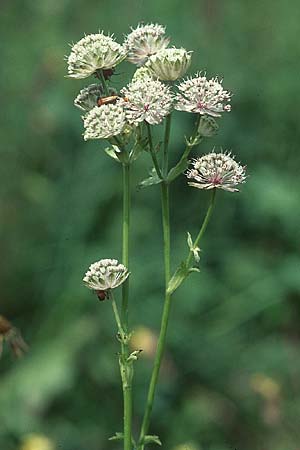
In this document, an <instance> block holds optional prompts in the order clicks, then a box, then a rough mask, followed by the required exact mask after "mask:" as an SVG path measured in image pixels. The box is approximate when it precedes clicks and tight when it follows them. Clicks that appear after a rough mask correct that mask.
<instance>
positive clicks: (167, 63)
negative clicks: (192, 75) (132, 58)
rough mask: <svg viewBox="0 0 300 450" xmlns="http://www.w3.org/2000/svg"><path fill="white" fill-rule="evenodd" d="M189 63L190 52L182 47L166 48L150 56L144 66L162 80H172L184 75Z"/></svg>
mask: <svg viewBox="0 0 300 450" xmlns="http://www.w3.org/2000/svg"><path fill="white" fill-rule="evenodd" d="M190 64H191V52H187V51H186V50H185V49H184V48H166V49H164V50H161V51H160V52H158V53H156V54H155V55H152V56H150V58H149V60H148V62H147V64H146V67H148V68H149V69H150V70H151V72H152V73H153V74H154V75H155V76H156V77H157V78H159V79H160V80H162V81H174V80H177V79H178V78H181V77H183V76H184V75H185V73H186V71H187V70H188V68H189V66H190Z"/></svg>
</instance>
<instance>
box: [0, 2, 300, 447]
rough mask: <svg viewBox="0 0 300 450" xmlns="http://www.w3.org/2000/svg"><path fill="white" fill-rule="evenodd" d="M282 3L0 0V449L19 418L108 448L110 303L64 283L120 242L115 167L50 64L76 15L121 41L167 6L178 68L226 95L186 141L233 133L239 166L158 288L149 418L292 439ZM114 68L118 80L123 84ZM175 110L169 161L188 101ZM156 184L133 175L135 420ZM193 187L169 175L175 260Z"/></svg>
mask: <svg viewBox="0 0 300 450" xmlns="http://www.w3.org/2000/svg"><path fill="white" fill-rule="evenodd" d="M297 8H298V2H296V0H291V1H290V2H289V3H288V4H287V3H286V2H283V1H282V0H281V1H280V0H279V1H278V2H272V1H271V0H264V1H263V2H261V1H258V0H254V1H253V2H251V3H249V4H247V2H237V1H234V0H227V1H226V2H220V1H219V2H218V1H216V0H206V1H204V0H201V1H196V0H191V1H189V2H186V3H184V2H178V1H177V0H173V1H171V0H164V1H163V2H159V1H158V0H153V1H152V2H147V3H146V2H145V1H144V0H133V1H131V2H129V1H124V2H118V1H116V0H111V1H110V2H104V1H103V2H96V1H93V0H91V1H89V2H84V1H79V0H74V1H73V2H71V1H68V0H61V1H55V0H39V1H36V2H34V1H33V0H27V1H25V2H21V1H20V0H15V1H14V2H8V1H4V2H3V4H2V5H1V19H0V20H1V33H2V39H1V73H0V77H1V81H2V83H1V86H2V91H3V93H2V95H1V99H2V102H1V106H2V120H1V130H0V138H1V147H0V151H1V156H2V158H1V161H2V163H1V168H0V176H1V181H2V182H1V192H0V213H1V220H0V239H1V241H0V242H1V254H2V264H1V272H0V285H1V291H0V314H3V315H4V316H6V317H7V318H8V319H9V320H11V321H12V322H13V324H14V325H15V326H17V327H18V328H19V329H20V330H21V331H22V335H23V336H24V338H25V340H26V342H27V343H28V344H29V346H30V352H29V353H28V355H27V356H26V357H25V358H23V359H20V360H15V358H14V357H13V356H11V355H10V353H9V352H8V349H7V348H5V349H4V353H3V355H2V358H1V360H0V449H3V450H19V449H20V448H21V443H22V442H24V439H26V436H27V435H28V434H29V433H36V434H39V435H43V436H47V437H48V438H49V439H50V440H51V441H52V442H53V445H54V446H55V447H54V448H55V449H56V450H100V449H107V450H110V449H111V450H118V449H119V448H120V443H119V442H118V441H108V438H109V437H110V436H113V435H114V434H115V433H116V432H119V431H121V430H119V429H117V426H118V424H121V420H122V397H121V394H120V380H119V368H118V362H117V357H116V358H115V359H113V358H112V355H113V354H115V353H116V352H117V351H118V343H117V342H116V341H115V340H114V339H112V338H111V335H112V329H115V328H114V327H115V325H114V319H113V316H112V311H111V308H110V307H109V306H108V305H107V303H105V302H104V303H101V304H99V302H98V300H97V297H95V296H93V294H92V293H90V292H88V291H87V290H86V288H84V286H83V284H82V282H81V279H82V276H83V274H84V271H85V270H86V268H87V267H88V266H89V264H90V263H91V262H93V261H96V260H98V259H100V258H106V257H112V258H114V257H115V258H119V259H120V257H121V248H120V238H121V232H122V230H121V227H120V217H121V207H122V198H121V196H122V184H121V178H120V172H119V169H120V168H119V167H117V164H115V163H113V162H112V160H111V159H110V158H109V157H108V156H107V155H106V154H105V152H104V147H105V146H104V145H103V144H102V143H99V142H97V141H89V142H86V143H84V142H83V139H82V138H81V136H80V133H81V130H82V123H81V119H80V113H79V112H78V111H77V110H76V108H75V107H74V106H73V105H72V102H73V99H74V97H75V96H76V94H77V92H78V91H79V90H80V89H81V88H82V87H83V86H85V85H86V84H88V82H85V81H84V80H83V81H73V82H72V83H70V82H69V80H67V79H65V78H64V76H65V74H66V64H65V61H64V60H63V58H64V55H66V54H68V53H69V48H68V47H67V46H66V42H72V41H74V42H75V41H77V40H78V39H80V37H82V36H83V35H84V33H92V32H96V31H98V30H99V29H100V30H102V29H105V30H111V31H114V32H115V34H116V36H117V38H118V40H122V35H123V33H127V32H128V30H129V24H137V23H138V22H139V21H142V20H144V21H145V22H148V21H153V22H159V23H162V24H165V25H166V26H167V31H168V32H169V34H170V35H172V41H173V42H174V45H178V46H179V45H181V44H182V45H184V46H185V47H186V48H187V49H188V50H193V51H194V55H193V61H192V71H193V69H194V70H196V69H197V68H198V67H202V68H203V70H206V71H207V74H208V75H209V76H213V75H215V74H219V75H220V76H224V79H225V80H226V83H225V86H226V88H228V89H229V90H230V91H232V92H233V93H234V97H233V100H232V110H233V112H232V113H231V114H228V115H224V117H223V118H222V119H220V120H219V124H220V126H221V127H222V132H221V133H220V136H216V137H214V138H211V139H209V140H205V141H204V142H203V144H201V146H200V150H199V151H201V152H203V153H205V152H208V151H210V150H211V148H212V146H213V145H215V146H216V147H217V148H218V147H219V146H220V145H222V146H223V148H224V149H231V150H232V152H233V153H235V152H236V153H237V154H238V155H239V159H240V160H241V161H242V163H246V164H247V166H248V174H249V175H250V176H249V179H248V182H247V183H246V184H245V185H244V186H242V189H241V190H242V192H241V193H240V194H235V195H228V194H226V193H224V192H219V193H218V196H217V200H216V208H215V211H214V214H213V216H212V219H211V223H210V226H209V229H208V231H207V233H206V234H205V236H204V238H203V251H202V252H201V273H200V274H192V275H191V277H193V280H192V281H190V282H188V283H185V284H184V285H182V286H181V287H180V288H179V289H178V290H177V291H176V292H175V293H174V298H173V300H172V301H173V302H174V304H173V305H172V314H171V318H170V328H169V336H168V345H167V353H166V357H165V361H164V364H163V367H162V372H161V377H160V384H159V387H158V391H159V395H158V396H157V401H156V403H155V406H154V410H153V419H152V423H151V428H150V432H151V434H153V435H159V436H160V438H161V440H162V443H163V447H162V448H164V449H167V450H169V449H170V450H185V449H189V450H231V449H235V448H236V449H237V450H270V449H272V450H294V449H296V448H297V447H298V446H299V442H300V431H299V426H298V423H299V416H300V384H299V373H300V332H299V328H300V325H299V323H300V321H299V319H300V303H299V300H300V276H299V270H300V265H299V245H298V243H299V220H298V215H299V214H298V209H299V192H300V178H299V167H300V153H299V151H298V148H297V145H298V144H297V141H298V139H299V130H298V109H297V107H298V102H297V92H298V91H299V81H298V79H299V70H300V62H299V57H298V53H299V52H298V47H299V43H298V27H299V21H298V17H297V14H296V12H297ZM121 70H122V66H121V68H120V72H118V74H117V75H116V76H115V84H116V86H117V87H121V86H123V85H124V84H125V83H126V82H127V79H126V77H125V72H124V73H123V72H122V71H121ZM130 70H131V71H133V70H134V68H133V66H131V65H128V71H130ZM76 86H77V88H76ZM172 120H174V125H172V127H173V130H175V138H174V133H173V138H172V141H171V143H170V148H171V159H172V158H173V162H175V161H176V160H177V159H178V158H177V156H178V154H179V153H180V152H181V151H182V148H183V146H184V142H183V141H182V135H183V134H184V133H185V134H187V135H188V133H189V132H190V131H191V129H192V126H193V118H192V117H189V115H182V114H180V113H178V114H177V113H174V117H173V119H172ZM182 120H185V122H184V121H183V122H182ZM176 132H177V135H178V139H176ZM197 154H198V152H197ZM171 162H172V161H171ZM150 166H151V161H150V156H149V155H146V154H145V155H144V156H143V157H142V158H140V159H139V160H138V161H137V162H136V164H135V169H134V172H133V174H132V177H133V186H134V185H136V186H137V185H138V183H139V182H140V181H141V180H143V179H144V178H145V176H146V175H147V171H148V168H149V167H150ZM174 191H175V193H174ZM159 195H160V194H159V188H158V187H157V186H153V187H150V188H148V189H145V190H138V189H136V191H135V192H134V193H133V202H134V203H135V207H134V215H133V217H132V236H133V237H132V242H131V248H132V252H133V254H132V263H131V271H132V272H134V274H135V277H134V280H135V282H134V283H132V285H131V290H132V294H131V295H132V297H131V298H132V303H134V304H135V307H134V308H132V309H131V317H130V322H131V325H132V327H133V328H135V329H136V330H137V331H136V334H135V344H136V345H140V346H141V347H142V348H144V352H143V354H142V357H141V359H140V361H139V364H138V366H136V372H135V398H134V409H135V414H134V416H135V418H139V421H138V422H137V423H134V424H133V427H134V429H135V430H139V427H140V422H141V420H142V414H143V406H144V402H145V396H146V391H147V386H148V382H149V372H150V368H151V366H152V359H151V358H152V356H153V345H154V344H155V336H156V334H157V332H158V329H159V321H158V318H159V317H160V314H161V308H162V301H163V297H162V292H163V286H162V284H161V281H160V280H162V279H163V277H160V278H159V277H157V273H158V271H160V270H161V271H163V255H162V252H161V250H160V249H161V245H159V242H158V236H160V235H161V223H160V220H161V219H160V207H159V200H158V199H159ZM155 196H157V198H155ZM188 196H189V202H186V198H187V197H188ZM181 199H182V200H181ZM183 199H184V200H183ZM207 201H208V196H207V193H205V192H204V193H202V192H200V191H198V190H196V189H192V188H190V187H188V186H187V184H186V180H185V179H184V177H179V178H178V179H177V180H176V181H175V182H174V190H173V195H172V196H171V199H170V204H171V214H172V222H173V230H172V236H171V239H172V243H173V244H172V248H173V250H174V249H175V251H173V255H172V256H173V261H177V262H178V263H179V262H180V258H181V256H182V254H185V252H186V232H187V231H190V232H191V234H192V236H195V235H196V233H197V231H198V226H199V222H200V219H201V218H199V216H198V212H197V211H198V205H199V204H200V203H201V202H203V203H204V202H206V203H207ZM203 210H204V208H202V211H203ZM204 241H205V244H204ZM134 252H135V253H134ZM172 269H173V270H174V269H175V267H172ZM27 440H28V438H27ZM24 448H25V447H24ZM148 448H152V447H151V446H149V447H148ZM153 448H155V447H154V446H153ZM28 449H29V450H44V449H43V448H41V445H40V446H39V447H37V446H35V447H34V446H33V444H32V445H31V448H29V447H27V448H26V450H28Z"/></svg>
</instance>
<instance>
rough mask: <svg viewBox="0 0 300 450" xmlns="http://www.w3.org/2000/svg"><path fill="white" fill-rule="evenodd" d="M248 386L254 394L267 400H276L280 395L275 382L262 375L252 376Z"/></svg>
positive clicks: (278, 386)
mask: <svg viewBox="0 0 300 450" xmlns="http://www.w3.org/2000/svg"><path fill="white" fill-rule="evenodd" d="M250 385H251V387H252V389H253V391H254V392H257V393H258V394H260V395H261V396H262V397H264V398H265V399H267V400H274V399H277V398H278V397H279V395H280V385H279V384H278V383H277V381H275V380H274V379H273V378H271V377H268V376H267V375H265V374H263V373H255V374H254V375H252V377H251V379H250Z"/></svg>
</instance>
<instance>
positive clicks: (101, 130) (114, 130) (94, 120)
mask: <svg viewBox="0 0 300 450" xmlns="http://www.w3.org/2000/svg"><path fill="white" fill-rule="evenodd" d="M125 125H126V121H125V111H124V109H123V107H122V106H121V105H120V104H116V105H114V104H108V105H102V106H101V107H98V106H95V107H94V108H93V109H91V110H90V111H89V112H88V113H87V114H86V115H85V116H84V117H83V126H84V128H85V132H84V140H85V141H87V140H88V139H109V138H111V137H112V136H118V135H119V134H120V133H122V131H123V130H124V128H125Z"/></svg>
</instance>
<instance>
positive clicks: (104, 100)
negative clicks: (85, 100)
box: [97, 95, 128, 106]
mask: <svg viewBox="0 0 300 450" xmlns="http://www.w3.org/2000/svg"><path fill="white" fill-rule="evenodd" d="M118 98H120V99H122V100H124V102H128V98H126V97H119V96H118V95H110V96H108V97H98V100H97V105H98V106H102V105H110V104H115V103H116V101H117V100H118Z"/></svg>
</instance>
